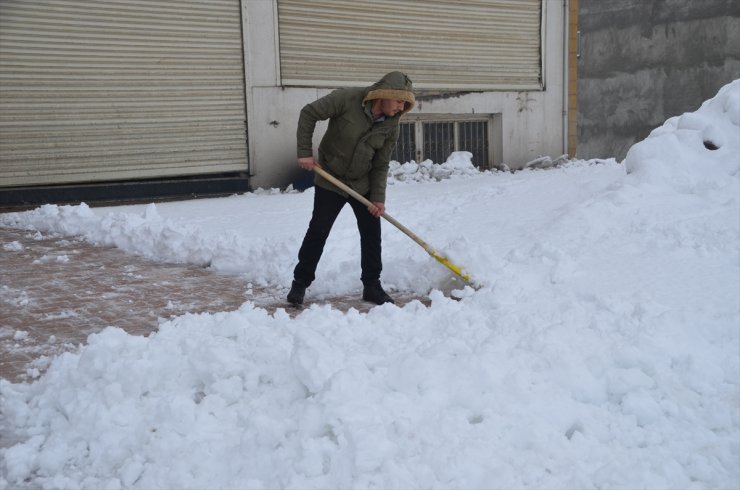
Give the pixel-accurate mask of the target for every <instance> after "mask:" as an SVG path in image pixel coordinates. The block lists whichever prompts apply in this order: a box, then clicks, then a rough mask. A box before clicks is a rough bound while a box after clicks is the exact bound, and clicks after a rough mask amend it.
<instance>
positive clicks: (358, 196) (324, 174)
mask: <svg viewBox="0 0 740 490" xmlns="http://www.w3.org/2000/svg"><path fill="white" fill-rule="evenodd" d="M313 169H314V170H315V171H316V173H318V174H319V175H321V176H322V177H324V178H325V179H326V180H328V181H329V182H331V183H332V184H334V185H335V186H337V187H339V188H340V189H341V190H343V191H344V192H346V193H347V194H349V195H350V196H352V197H354V198H355V199H357V200H358V201H360V202H361V203H362V204H364V205H365V206H372V205H373V203H371V202H370V201H368V200H367V199H365V198H364V197H363V196H362V195H361V194H360V193H358V192H357V191H355V190H353V189H351V188H350V187H348V186H347V185H346V184H344V183H343V182H342V181H340V180H339V179H337V178H336V177H334V176H333V175H331V174H330V173H329V172H327V171H326V170H324V169H323V168H321V167H319V166H318V164H317V165H314V168H313ZM381 216H382V217H383V218H385V220H386V221H388V222H389V223H390V224H392V225H393V226H395V227H396V228H398V229H399V230H401V231H402V232H404V233H405V234H406V235H407V236H408V237H409V238H411V239H412V240H413V241H415V242H416V243H418V244H419V245H421V248H423V249H424V250H426V252H427V253H428V254H429V255H431V256H432V257H434V258H435V259H436V260H437V262H439V263H440V264H442V265H444V266H445V267H447V268H448V269H450V270H451V271H452V272H454V273H455V274H457V275H458V276H459V277H461V278H462V279H463V280H464V281H465V282H467V283H468V284H470V285H471V286H473V287H474V288H475V289H479V288H480V286H478V285H476V284H474V283H473V282H472V279H471V278H470V275H469V274H467V273H466V272H465V271H464V270H463V269H462V268H461V267H460V266H457V265H455V264H453V263H452V262H450V259H448V258H447V257H445V256H444V255H443V254H441V253H439V252H437V251H436V250H435V249H433V248H432V247H431V246H430V245H429V244H427V243H426V242H425V241H424V240H422V239H421V238H419V237H418V236H417V235H416V233H414V232H413V231H411V230H409V229H408V228H406V227H405V226H403V225H402V224H401V223H399V222H398V221H396V219H395V218H393V217H392V216H391V215H389V214H388V213H383V214H382V215H381Z"/></svg>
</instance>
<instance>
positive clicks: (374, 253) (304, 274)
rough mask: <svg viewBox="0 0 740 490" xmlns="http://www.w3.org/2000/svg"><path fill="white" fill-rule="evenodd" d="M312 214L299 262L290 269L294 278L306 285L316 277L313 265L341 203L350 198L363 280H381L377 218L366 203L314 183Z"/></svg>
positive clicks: (315, 263)
mask: <svg viewBox="0 0 740 490" xmlns="http://www.w3.org/2000/svg"><path fill="white" fill-rule="evenodd" d="M314 189H315V193H314V198H313V214H312V215H311V222H310V223H309V225H308V231H307V232H306V236H305V237H304V238H303V244H302V245H301V249H300V250H299V251H298V265H297V266H296V268H295V270H294V271H293V277H294V279H295V280H296V281H297V282H299V283H301V284H303V285H304V286H306V287H308V286H309V285H310V284H311V283H312V282H313V280H314V279H315V278H316V266H318V264H319V259H320V258H321V253H322V252H323V251H324V245H325V244H326V239H327V238H329V232H330V231H331V227H332V226H333V225H334V221H335V220H336V219H337V216H339V212H340V211H341V210H342V208H343V207H344V205H345V204H346V203H348V202H349V204H350V206H352V211H354V213H355V217H356V218H357V229H358V230H359V231H360V254H361V261H360V263H361V267H362V275H361V276H360V279H361V280H362V282H363V283H364V284H370V283H373V282H376V281H379V280H380V271H381V270H382V269H383V264H382V261H381V258H380V218H376V217H375V216H373V215H372V214H370V211H368V210H367V207H366V206H365V205H364V204H362V203H360V202H359V201H357V200H356V199H353V198H352V197H343V196H341V195H340V194H337V193H336V192H332V191H329V190H326V189H324V188H322V187H319V186H315V187H314Z"/></svg>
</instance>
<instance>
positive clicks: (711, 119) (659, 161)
mask: <svg viewBox="0 0 740 490" xmlns="http://www.w3.org/2000/svg"><path fill="white" fill-rule="evenodd" d="M624 163H625V166H626V168H627V172H628V173H635V174H638V176H639V178H640V180H642V181H643V182H651V183H654V184H660V183H663V182H670V183H672V185H674V186H675V187H676V188H678V189H681V190H684V191H687V192H693V191H694V190H696V189H697V187H699V188H702V187H706V186H707V185H709V186H710V187H713V183H714V182H718V183H720V184H721V182H722V180H723V178H724V177H725V176H727V175H737V174H738V171H740V80H735V81H734V82H732V83H730V84H728V85H726V86H724V87H723V88H722V89H720V91H719V93H718V94H717V96H716V97H714V98H713V99H710V100H708V101H706V102H705V103H704V104H702V106H701V107H700V108H699V110H697V111H696V112H690V113H685V114H683V115H681V116H676V117H672V118H670V119H668V120H667V121H666V122H665V123H664V124H663V126H661V127H659V128H656V129H654V130H653V131H652V133H650V136H648V138H646V139H645V140H644V141H641V142H639V143H637V144H635V145H634V146H632V148H630V150H629V152H628V153H627V157H626V158H625V161H624Z"/></svg>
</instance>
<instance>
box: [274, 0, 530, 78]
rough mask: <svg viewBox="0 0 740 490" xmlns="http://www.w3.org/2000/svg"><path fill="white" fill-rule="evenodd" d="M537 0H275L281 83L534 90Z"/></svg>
mask: <svg viewBox="0 0 740 490" xmlns="http://www.w3.org/2000/svg"><path fill="white" fill-rule="evenodd" d="M541 11H542V1H541V0H478V1H472V0H459V1H449V0H423V1H415V0H404V1H402V2H399V1H397V0H373V1H368V0H311V1H310V2H308V1H305V0H278V26H279V31H280V71H281V76H282V83H283V84H284V85H307V86H339V85H348V84H352V83H357V82H360V81H362V83H367V81H368V80H375V79H376V78H377V77H378V74H383V73H385V72H387V71H391V70H397V69H402V70H403V71H405V72H407V73H408V74H409V76H410V77H411V79H413V81H414V86H415V87H418V88H429V89H461V90H473V89H489V90H490V89H493V90H495V89H506V90H540V89H541V88H542V86H541V60H540V50H541V40H540V38H541V34H540V26H541V17H542V15H541Z"/></svg>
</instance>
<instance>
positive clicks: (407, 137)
mask: <svg viewBox="0 0 740 490" xmlns="http://www.w3.org/2000/svg"><path fill="white" fill-rule="evenodd" d="M414 132H415V124H414V123H412V122H407V123H401V124H400V125H399V135H398V142H397V143H396V148H395V149H394V150H393V155H391V160H395V161H397V162H399V163H406V162H410V161H411V160H416V136H415V134H414Z"/></svg>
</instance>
